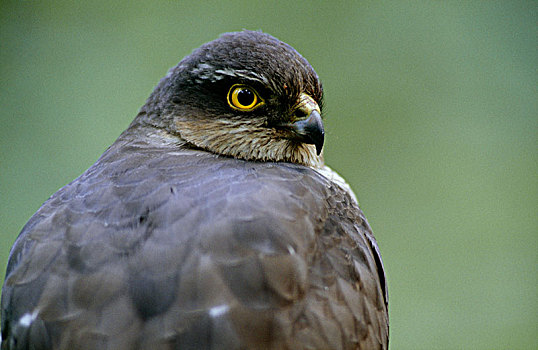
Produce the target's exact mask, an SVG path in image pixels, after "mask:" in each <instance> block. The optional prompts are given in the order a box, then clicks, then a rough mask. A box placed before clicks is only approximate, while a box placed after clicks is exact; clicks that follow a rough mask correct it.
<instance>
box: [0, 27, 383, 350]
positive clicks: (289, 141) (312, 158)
mask: <svg viewBox="0 0 538 350" xmlns="http://www.w3.org/2000/svg"><path fill="white" fill-rule="evenodd" d="M324 119H325V114H324V112H323V87H322V84H321V82H320V78H319V77H318V75H317V73H316V72H315V70H314V69H313V67H312V66H311V65H310V63H309V62H308V61H307V60H306V59H305V58H304V57H303V56H301V55H300V54H299V53H298V52H297V51H296V50H295V49H294V48H293V47H291V46H290V45H288V44H286V43H284V42H282V41H280V40H278V39H276V38H275V37H273V36H271V35H269V34H266V33H264V32H261V31H249V30H243V31H239V32H232V33H224V34H222V35H220V36H219V37H218V38H217V39H215V40H213V41H210V42H208V43H206V44H203V45H202V46H200V47H199V48H198V49H196V50H194V51H193V52H192V53H191V54H189V55H187V56H186V57H185V58H184V59H182V60H181V61H180V62H179V63H178V64H177V66H175V67H173V68H171V69H170V70H169V71H168V73H167V74H166V76H165V77H164V78H162V79H161V80H160V82H159V83H158V84H157V86H156V87H155V89H154V90H153V92H152V93H151V94H150V96H149V98H148V99H147V101H146V102H145V104H144V105H143V106H142V107H141V109H140V110H139V112H138V114H137V115H136V117H135V118H134V120H133V121H132V123H131V124H130V125H129V126H128V127H127V129H126V130H125V131H124V132H123V133H121V135H120V136H119V137H118V139H117V140H116V141H115V142H114V143H113V144H112V145H111V146H110V147H109V148H108V149H106V151H105V152H104V153H103V154H102V155H101V156H100V157H99V159H98V160H97V161H96V162H95V163H94V164H93V165H92V166H90V167H89V168H88V169H87V170H86V171H85V172H84V173H83V174H82V175H80V176H79V177H78V178H76V179H75V180H73V181H72V182H71V183H69V184H67V185H66V186H64V187H63V188H61V189H60V190H58V191H57V192H56V193H54V194H53V195H52V196H51V197H50V198H49V199H48V200H47V201H46V202H45V203H44V204H43V205H42V206H41V207H40V208H39V209H38V210H37V212H36V213H35V214H34V215H33V216H32V217H31V218H30V220H29V221H28V222H27V223H26V225H25V226H24V227H23V228H22V231H21V232H20V234H19V235H18V237H17V238H16V240H15V242H14V244H13V246H12V248H11V251H10V256H9V261H8V265H7V269H6V278H5V281H4V284H3V287H2V299H1V337H2V338H1V349H2V350H8V349H10V350H12V349H120V350H121V349H125V350H130V349H387V348H388V339H389V317H388V291H387V285H386V278H385V272H384V267H383V262H382V260H381V255H380V252H379V247H378V244H377V242H376V240H375V238H374V236H373V233H372V229H371V227H370V225H369V223H368V221H367V220H366V217H365V216H364V214H363V212H362V211H361V209H360V207H359V203H358V201H357V197H356V196H355V194H354V193H353V191H352V190H351V188H350V186H349V185H348V183H347V182H346V181H345V180H344V179H343V178H342V177H341V176H340V175H338V174H337V173H336V172H335V171H333V170H332V169H331V168H329V167H328V166H326V165H325V163H324V157H323V145H324V139H325V130H324V123H323V120H324ZM349 161H352V160H351V159H349Z"/></svg>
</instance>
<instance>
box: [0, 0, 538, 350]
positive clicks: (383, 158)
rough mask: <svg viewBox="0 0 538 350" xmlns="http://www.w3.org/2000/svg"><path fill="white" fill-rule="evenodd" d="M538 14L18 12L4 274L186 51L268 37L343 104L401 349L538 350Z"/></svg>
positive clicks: (181, 7)
mask: <svg viewBox="0 0 538 350" xmlns="http://www.w3.org/2000/svg"><path fill="white" fill-rule="evenodd" d="M537 20H538V3H537V2H536V1H529V2H520V1H484V2H481V1H480V2H475V1H460V2H455V1H450V2H442V1H423V2H422V1H405V2H404V1H401V2H400V1H397V2H383V3H381V2H370V1H368V2H361V1H357V2H329V1H317V2H304V3H297V2H291V1H282V2H274V1H273V2H267V3H266V4H262V3H261V2H257V1H218V2H216V1H215V2H212V1H138V2H135V1H127V0H124V1H6V0H2V1H1V2H0V118H1V119H0V121H1V126H0V196H1V198H0V269H1V271H2V272H1V273H0V279H2V278H3V276H4V271H5V266H6V262H7V258H8V254H9V248H10V246H11V244H12V243H13V241H14V239H15V237H16V235H17V234H18V232H19V231H20V229H21V228H22V226H23V225H24V223H25V222H26V221H27V220H28V219H29V217H30V216H31V215H32V214H33V213H34V212H35V211H36V210H37V209H38V208H39V206H40V205H41V203H42V202H44V201H45V200H46V199H47V198H48V197H49V196H50V195H51V194H52V193H54V192H55V191H56V190H57V189H58V188H60V187H61V186H63V185H65V184H66V183H68V182H69V181H71V180H72V179H74V178H75V177H77V176H78V175H80V174H81V173H82V172H83V171H84V170H85V169H86V168H87V167H89V166H90V165H91V164H92V163H93V162H94V161H95V160H96V159H97V158H98V157H99V155H100V154H101V153H102V152H103V151H104V150H105V148H106V147H107V146H108V145H110V144H111V143H112V142H113V141H114V140H115V138H116V137H117V136H118V135H119V134H120V132H121V131H122V130H123V129H124V128H126V127H127V125H128V124H129V122H130V121H131V120H132V119H133V118H134V116H135V115H136V113H137V110H138V108H139V107H140V106H141V105H142V104H143V103H144V101H145V99H146V98H147V96H148V95H149V94H150V92H151V91H152V88H153V87H154V86H155V84H156V83H157V82H158V81H159V79H160V78H161V77H162V76H163V75H164V74H165V73H166V72H167V70H168V68H169V67H172V66H174V65H175V64H176V63H177V62H178V61H179V60H180V59H181V58H182V57H183V56H185V55H187V54H189V53H190V52H191V51H192V50H193V49H194V48H196V47H198V46H199V45H200V44H202V43H204V42H206V41H209V40H212V39H214V38H216V37H217V36H218V35H219V34H220V33H222V32H226V31H236V30H241V29H243V28H246V29H262V30H263V31H266V32H268V33H270V34H273V35H274V36H276V37H278V38H280V39H281V40H284V41H286V42H288V43H289V44H291V45H292V46H294V47H295V48H296V49H297V50H298V51H299V52H301V53H302V54H303V55H304V56H305V57H306V58H307V59H308V60H309V61H310V62H311V63H312V65H313V66H314V68H315V69H316V70H317V72H318V74H319V75H320V77H321V78H322V81H323V83H324V87H325V92H326V114H325V116H326V130H327V143H326V147H325V155H326V160H327V163H328V164H329V165H331V166H332V167H333V168H334V169H336V170H337V171H339V172H340V173H341V174H342V175H343V176H344V177H345V178H346V179H347V180H348V181H349V182H350V184H351V185H352V187H353V188H354V189H355V191H356V192H357V194H358V197H359V200H360V202H361V205H362V207H363V209H364V211H365V213H366V214H367V216H368V218H369V221H370V222H371V224H372V226H373V228H374V231H375V234H376V237H377V239H378V241H379V245H380V247H381V252H382V254H383V259H384V262H385V267H386V273H387V277H388V283H389V292H390V298H389V299H390V321H391V334H390V337H391V348H392V349H536V348H538V293H537V282H538V271H537V266H538V264H537V263H538V220H537V214H538V211H537V209H538V193H537V192H538V191H537V189H538V186H537V185H538V183H537V182H538V181H537V178H538V177H537V174H538V157H537V151H538V108H537V107H538V106H537V101H538V96H537V95H538V94H537V86H538V85H537V83H538V79H537V78H538V74H537V67H538V65H537V64H538V53H537V38H538V28H537Z"/></svg>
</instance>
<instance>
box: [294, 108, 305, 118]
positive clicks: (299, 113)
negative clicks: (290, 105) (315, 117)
mask: <svg viewBox="0 0 538 350" xmlns="http://www.w3.org/2000/svg"><path fill="white" fill-rule="evenodd" d="M293 116H294V121H297V120H303V119H306V118H308V113H307V112H306V111H305V110H304V109H302V108H298V109H296V110H295V113H294V114H293Z"/></svg>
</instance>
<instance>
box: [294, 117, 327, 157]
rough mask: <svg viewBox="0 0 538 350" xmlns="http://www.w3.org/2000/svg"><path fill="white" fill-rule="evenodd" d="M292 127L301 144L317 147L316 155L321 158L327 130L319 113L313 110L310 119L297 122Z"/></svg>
mask: <svg viewBox="0 0 538 350" xmlns="http://www.w3.org/2000/svg"><path fill="white" fill-rule="evenodd" d="M291 126H292V129H293V131H295V133H296V135H297V136H298V138H299V140H300V141H301V142H304V143H308V144H312V145H314V146H316V153H317V155H318V156H319V154H320V153H321V150H322V148H323V141H324V139H325V130H324V129H323V122H322V121H321V116H320V115H319V112H318V111H317V110H313V111H312V112H311V113H310V115H309V116H308V118H306V119H304V120H299V121H296V122H295V123H293V124H291Z"/></svg>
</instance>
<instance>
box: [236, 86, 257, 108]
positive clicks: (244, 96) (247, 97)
mask: <svg viewBox="0 0 538 350" xmlns="http://www.w3.org/2000/svg"><path fill="white" fill-rule="evenodd" d="M237 101H238V102H239V103H240V104H241V105H242V106H250V105H251V104H252V102H254V94H253V93H252V91H250V90H249V89H241V91H239V92H238V93H237Z"/></svg>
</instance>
